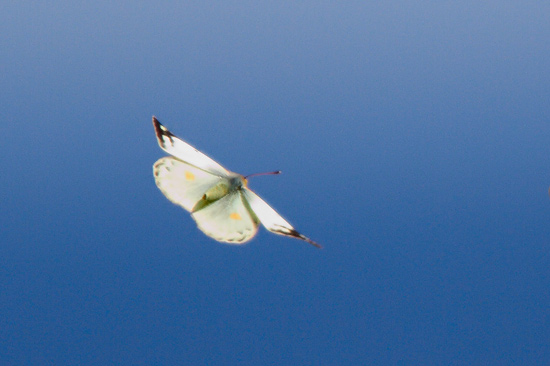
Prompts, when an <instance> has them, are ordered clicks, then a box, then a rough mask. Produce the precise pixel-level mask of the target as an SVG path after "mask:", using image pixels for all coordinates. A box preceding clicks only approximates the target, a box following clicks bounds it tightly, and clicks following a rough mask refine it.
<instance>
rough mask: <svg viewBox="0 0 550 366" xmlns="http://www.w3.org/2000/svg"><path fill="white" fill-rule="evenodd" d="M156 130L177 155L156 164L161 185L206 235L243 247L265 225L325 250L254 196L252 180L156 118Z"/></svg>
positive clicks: (162, 142)
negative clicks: (210, 155) (234, 171)
mask: <svg viewBox="0 0 550 366" xmlns="http://www.w3.org/2000/svg"><path fill="white" fill-rule="evenodd" d="M153 126H154V127H155V133H156V135H157V140H158V143H159V145H160V147H161V148H162V149H163V150H164V151H166V152H167V153H169V154H170V155H172V156H167V157H164V158H161V159H159V160H158V161H157V162H156V163H155V164H154V165H153V174H154V176H155V182H156V184H157V187H158V188H159V189H160V190H161V192H162V193H163V194H164V195H165V196H166V198H168V199H169V200H170V201H172V202H173V203H175V204H176V205H179V206H181V207H183V208H184V209H185V210H187V211H189V212H190V213H191V217H192V218H193V219H194V220H195V222H196V223H197V226H198V228H199V229H200V230H201V231H202V232H203V233H205V234H206V235H208V236H209V237H211V238H213V239H215V240H217V241H220V242H224V243H231V244H243V243H246V242H247V241H249V240H250V239H252V238H253V237H254V235H256V233H257V231H258V227H259V225H260V223H261V224H262V225H263V226H264V227H265V228H266V229H267V230H269V231H271V232H272V233H275V234H279V235H285V236H290V237H293V238H296V239H301V240H304V241H306V242H308V243H309V244H312V245H314V246H316V247H318V248H321V245H319V244H318V243H316V242H314V241H313V240H311V239H309V238H308V237H306V236H304V235H302V234H300V233H299V232H298V231H296V229H294V228H293V227H292V225H290V224H289V223H288V221H286V220H285V219H284V218H282V217H281V215H279V214H278V213H277V212H276V211H275V210H274V209H273V208H271V206H269V205H268V204H267V203H266V202H265V201H264V200H263V199H261V198H260V197H259V196H258V195H257V194H256V193H254V192H252V191H251V190H250V189H249V188H248V187H247V179H246V177H244V176H242V175H240V174H237V173H233V172H230V171H229V170H227V169H225V168H224V167H222V166H221V165H220V164H218V163H217V162H215V161H214V160H212V159H211V158H209V157H208V156H206V155H205V154H203V153H201V152H200V151H198V150H197V149H195V148H194V147H193V146H191V145H189V144H188V143H187V142H185V141H183V140H182V139H180V138H178V137H176V136H175V135H174V134H172V132H170V131H169V130H168V129H167V128H166V127H164V126H163V125H162V124H161V123H160V122H159V121H158V120H157V119H156V118H155V117H154V116H153ZM279 173H280V172H279V171H277V172H272V173H265V174H279ZM260 174H261V173H260ZM249 177H250V176H249Z"/></svg>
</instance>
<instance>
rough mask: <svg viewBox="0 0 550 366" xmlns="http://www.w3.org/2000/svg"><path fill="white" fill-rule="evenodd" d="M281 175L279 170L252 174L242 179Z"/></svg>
mask: <svg viewBox="0 0 550 366" xmlns="http://www.w3.org/2000/svg"><path fill="white" fill-rule="evenodd" d="M281 173H282V172H281V171H280V170H276V171H274V172H265V173H254V174H249V175H247V176H246V177H244V179H248V178H250V177H255V176H258V175H277V174H281Z"/></svg>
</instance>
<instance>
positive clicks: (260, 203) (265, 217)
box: [242, 188, 321, 248]
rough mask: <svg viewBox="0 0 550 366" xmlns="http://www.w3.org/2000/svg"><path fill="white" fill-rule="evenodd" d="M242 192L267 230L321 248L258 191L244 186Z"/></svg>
mask: <svg viewBox="0 0 550 366" xmlns="http://www.w3.org/2000/svg"><path fill="white" fill-rule="evenodd" d="M242 192H243V195H244V197H245V198H246V200H247V202H248V204H249V205H250V208H251V209H252V211H253V212H254V214H255V215H256V217H257V218H258V219H259V220H260V222H261V223H262V225H263V226H264V227H265V228H266V229H267V230H269V231H271V232H272V233H275V234H279V235H284V236H291V237H293V238H296V239H301V240H304V241H306V242H308V243H310V244H312V245H314V246H316V247H318V248H321V245H319V244H318V243H316V242H314V241H313V240H311V239H310V238H308V237H306V236H305V235H302V234H300V233H299V232H298V231H296V229H294V228H293V227H292V225H290V224H289V223H288V221H286V220H285V219H284V218H283V217H282V216H281V215H279V214H278V213H277V211H275V210H274V209H273V208H272V207H271V206H270V205H268V204H267V203H266V202H265V201H264V200H263V199H261V198H260V196H258V195H257V194H256V193H254V192H252V191H251V190H250V189H248V188H243V190H242Z"/></svg>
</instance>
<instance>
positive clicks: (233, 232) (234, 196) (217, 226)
mask: <svg viewBox="0 0 550 366" xmlns="http://www.w3.org/2000/svg"><path fill="white" fill-rule="evenodd" d="M191 217H193V219H195V221H196V222H197V226H198V227H199V229H201V230H202V232H203V233H205V234H206V235H208V236H209V237H211V238H213V239H215V240H217V241H221V242H224V243H231V244H242V243H245V242H247V241H249V240H250V239H252V237H254V235H256V232H257V231H258V225H259V222H258V219H257V218H256V217H255V216H254V215H253V214H252V213H251V212H250V209H249V207H248V204H247V203H246V201H245V200H244V199H243V196H242V191H241V190H235V191H232V192H230V193H229V194H227V195H226V196H224V197H222V198H220V199H219V200H217V201H214V202H212V203H210V204H209V205H207V206H205V207H203V208H201V209H199V210H197V211H195V212H193V213H191Z"/></svg>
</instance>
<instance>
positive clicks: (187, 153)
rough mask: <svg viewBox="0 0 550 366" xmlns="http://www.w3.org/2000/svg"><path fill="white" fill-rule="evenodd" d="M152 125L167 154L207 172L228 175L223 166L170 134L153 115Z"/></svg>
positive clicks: (222, 175)
mask: <svg viewBox="0 0 550 366" xmlns="http://www.w3.org/2000/svg"><path fill="white" fill-rule="evenodd" d="M153 126H154V127H155V133H156V135H157V140H158V143H159V145H160V147H161V148H162V149H163V150H164V151H166V152H167V153H168V154H170V155H172V156H175V157H176V158H178V159H180V160H182V161H184V162H186V163H188V164H191V165H194V166H196V167H197V168H200V169H202V170H206V171H207V172H209V173H213V174H216V175H219V176H221V177H226V176H227V175H228V173H229V172H228V171H227V170H226V169H225V168H224V167H222V166H221V165H220V164H218V163H217V162H215V161H214V160H212V159H211V158H209V157H208V156H206V155H205V154H203V153H201V152H200V151H199V150H197V149H195V148H194V147H193V146H191V145H189V144H188V143H187V142H185V141H183V140H182V139H180V138H179V137H177V136H175V135H174V134H172V132H170V131H168V129H167V128H166V127H164V126H163V125H162V124H161V123H160V122H159V121H158V120H157V119H156V118H155V117H153Z"/></svg>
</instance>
